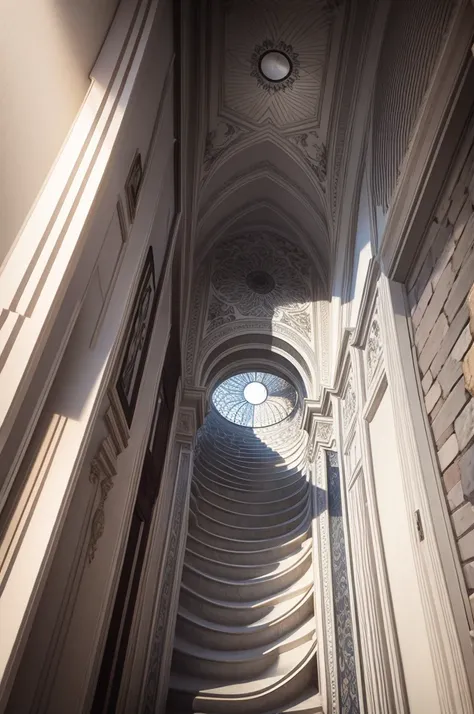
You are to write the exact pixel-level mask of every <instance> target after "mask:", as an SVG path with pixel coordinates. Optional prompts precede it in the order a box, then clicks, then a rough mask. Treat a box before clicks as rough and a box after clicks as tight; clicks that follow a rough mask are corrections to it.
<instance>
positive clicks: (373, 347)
mask: <svg viewBox="0 0 474 714" xmlns="http://www.w3.org/2000/svg"><path fill="white" fill-rule="evenodd" d="M381 355H382V337H381V334H380V325H379V321H378V317H377V313H376V314H375V315H374V319H373V320H372V324H371V326H370V330H369V337H368V339H367V352H366V360H367V383H368V384H369V385H370V384H371V382H372V380H373V378H374V374H375V371H376V369H377V366H378V364H379V361H380V357H381Z"/></svg>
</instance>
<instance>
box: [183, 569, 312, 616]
mask: <svg viewBox="0 0 474 714" xmlns="http://www.w3.org/2000/svg"><path fill="white" fill-rule="evenodd" d="M312 584H313V579H312V575H311V573H310V572H309V571H306V573H304V575H303V576H302V577H301V578H300V579H299V580H297V581H296V582H295V583H293V585H290V587H288V588H285V589H284V590H280V591H279V592H278V593H276V594H275V595H271V596H269V597H264V598H262V599H260V600H249V601H247V602H238V601H231V600H217V599H215V598H211V597H207V596H206V595H203V594H201V593H198V592H196V591H195V590H193V589H192V588H189V587H187V586H186V585H183V586H182V587H183V589H184V590H186V591H187V592H190V593H192V595H193V596H194V597H196V598H198V599H201V600H205V601H206V602H209V603H211V604H212V605H216V606H218V607H223V608H228V609H234V610H242V609H246V610H248V609H252V608H255V609H256V608H259V607H268V606H270V605H272V604H274V603H277V602H281V601H282V600H284V599H287V598H289V597H292V596H294V595H295V594H296V593H297V592H299V591H300V590H301V589H306V588H308V587H311V586H312Z"/></svg>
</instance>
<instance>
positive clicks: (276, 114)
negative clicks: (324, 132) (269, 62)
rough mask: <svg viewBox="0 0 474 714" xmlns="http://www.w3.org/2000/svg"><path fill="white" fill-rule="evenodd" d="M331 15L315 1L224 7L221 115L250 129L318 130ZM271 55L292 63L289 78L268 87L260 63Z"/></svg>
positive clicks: (237, 0) (257, 0) (238, 2)
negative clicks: (309, 126)
mask: <svg viewBox="0 0 474 714" xmlns="http://www.w3.org/2000/svg"><path fill="white" fill-rule="evenodd" d="M333 17H334V10H333V8H332V7H331V6H330V5H328V3H326V2H315V0H293V1H292V2H291V3H288V2H286V0H234V1H233V2H228V3H225V14H224V33H223V36H222V48H221V51H222V53H223V63H224V64H223V66H224V77H225V81H224V83H223V87H222V109H223V110H225V111H230V112H232V113H233V115H234V116H235V117H241V118H242V119H243V120H245V121H246V122H249V123H250V124H252V125H259V124H261V123H264V122H269V123H272V124H275V125H276V126H278V127H280V128H288V127H291V126H293V125H295V124H299V123H301V122H305V121H308V120H309V121H311V123H312V124H314V125H315V126H318V125H319V120H320V115H321V101H322V96H323V93H324V84H325V78H326V72H327V66H328V56H329V50H330V42H331V29H332V25H333ZM270 49H277V50H281V51H283V52H284V54H285V55H287V56H288V58H289V59H290V61H291V65H292V68H291V70H290V73H289V75H288V78H287V79H286V80H284V81H283V82H281V83H274V82H269V81H266V79H265V76H264V75H263V74H262V72H261V71H260V67H259V60H260V58H261V56H262V55H263V54H264V53H265V52H268V50H270Z"/></svg>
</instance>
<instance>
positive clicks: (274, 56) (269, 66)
mask: <svg viewBox="0 0 474 714" xmlns="http://www.w3.org/2000/svg"><path fill="white" fill-rule="evenodd" d="M260 72H261V73H262V74H263V76H264V77H265V79H268V80H270V82H282V81H283V80H284V79H286V78H287V77H288V75H289V74H290V72H291V62H290V60H289V59H288V57H287V56H286V55H285V54H284V53H283V52H278V51H277V50H270V51H269V52H265V54H263V55H262V56H261V57H260Z"/></svg>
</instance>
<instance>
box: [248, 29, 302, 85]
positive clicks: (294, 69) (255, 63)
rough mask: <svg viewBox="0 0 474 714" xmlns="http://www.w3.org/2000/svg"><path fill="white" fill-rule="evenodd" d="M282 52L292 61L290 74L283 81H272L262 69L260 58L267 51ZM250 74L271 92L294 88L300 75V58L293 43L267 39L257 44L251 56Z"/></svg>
mask: <svg viewBox="0 0 474 714" xmlns="http://www.w3.org/2000/svg"><path fill="white" fill-rule="evenodd" d="M271 51H274V52H282V53H283V54H284V55H285V56H286V57H287V58H288V59H289V61H290V66H291V70H290V72H289V74H288V76H287V77H286V78H285V79H283V80H282V81H281V82H272V81H270V80H268V79H267V78H266V77H265V76H264V75H263V74H262V72H261V71H260V60H261V58H262V55H264V54H265V53H266V52H271ZM250 67H251V71H250V76H251V77H255V79H256V80H257V84H258V85H259V87H261V88H262V89H264V90H265V92H268V93H269V94H275V93H276V92H286V90H287V89H292V88H293V85H294V83H295V82H296V81H297V80H298V79H299V77H300V70H299V67H300V60H299V56H298V53H297V52H295V51H294V49H293V47H292V45H287V44H286V42H283V40H278V41H276V42H275V41H274V40H269V39H266V40H264V41H263V42H262V44H259V45H255V49H254V51H253V52H252V56H251V58H250Z"/></svg>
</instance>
